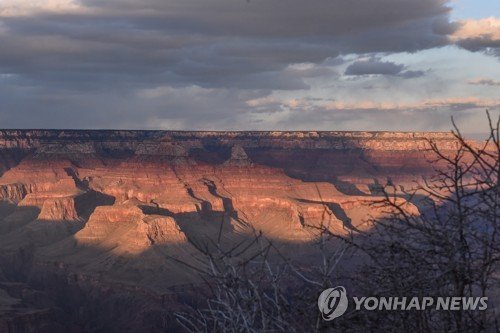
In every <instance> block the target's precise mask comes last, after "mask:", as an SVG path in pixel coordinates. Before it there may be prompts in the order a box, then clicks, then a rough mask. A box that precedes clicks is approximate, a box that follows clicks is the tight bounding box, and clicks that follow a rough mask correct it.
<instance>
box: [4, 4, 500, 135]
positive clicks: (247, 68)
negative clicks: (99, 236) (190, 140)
mask: <svg viewBox="0 0 500 333" xmlns="http://www.w3.org/2000/svg"><path fill="white" fill-rule="evenodd" d="M486 109H488V110H490V112H491V113H492V114H493V115H494V116H495V115H498V114H499V112H500V1H497V0H419V1H415V0H349V1H348V0H209V1H208V0H141V1H137V0H106V1H99V0H46V1H43V0H0V128H63V129H64V128H78V129H164V130H334V131H337V130H345V131H349V130H364V131H380V130H388V131H447V130H449V129H450V126H451V125H450V123H451V122H450V119H451V117H452V116H453V118H454V119H455V120H456V122H457V123H458V124H459V126H460V127H461V129H462V131H464V132H465V133H480V132H484V131H485V130H486V127H485V126H486V113H485V110H486Z"/></svg>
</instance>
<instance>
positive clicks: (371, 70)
mask: <svg viewBox="0 0 500 333" xmlns="http://www.w3.org/2000/svg"><path fill="white" fill-rule="evenodd" d="M405 68H406V66H405V65H401V64H396V63H394V62H391V61H381V60H380V59H376V58H371V59H368V60H360V61H355V62H353V63H352V64H350V65H349V66H348V67H347V68H346V70H345V73H344V74H345V75H355V76H359V75H391V76H400V77H403V78H405V79H410V78H415V77H420V76H422V75H424V72H423V71H411V70H405Z"/></svg>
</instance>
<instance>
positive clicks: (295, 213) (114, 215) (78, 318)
mask: <svg viewBox="0 0 500 333" xmlns="http://www.w3.org/2000/svg"><path fill="white" fill-rule="evenodd" d="M429 139H432V140H434V141H435V142H436V143H437V145H438V147H440V148H441V149H443V150H453V149H454V147H455V146H456V142H455V140H454V138H453V136H452V135H451V134H446V133H392V132H175V131H76V130H57V131H56V130H3V131H0V251H1V254H0V332H3V331H7V332H8V331H9V330H10V331H12V332H24V331H30V330H31V331H33V332H57V331H61V332H65V331H68V330H69V331H75V332H79V331H80V332H85V331H117V332H118V331H119V332H124V331H146V332H147V331H159V330H162V329H163V330H165V329H169V328H171V327H173V326H172V325H174V324H173V323H172V322H171V319H170V317H169V316H168V314H169V313H171V311H172V309H174V308H176V307H177V306H179V304H180V303H182V302H181V301H180V300H182V299H183V298H187V299H189V297H190V296H189V295H188V291H189V289H190V286H192V285H193V284H196V283H198V280H197V277H196V275H195V274H194V273H193V272H191V271H189V270H187V269H186V268H185V267H183V266H182V265H179V264H177V263H176V262H175V261H172V260H169V258H177V259H179V260H184V261H189V260H192V257H193V254H194V253H195V252H196V249H195V246H193V244H194V245H200V244H206V243H207V242H209V240H210V239H214V238H217V237H222V242H227V243H232V242H238V241H239V240H241V239H245V238H246V237H251V235H252V233H253V232H254V231H262V232H263V233H264V234H265V235H266V237H268V238H269V239H271V240H273V241H275V242H276V243H277V244H282V245H283V246H284V248H285V249H286V251H289V253H294V254H295V255H307V244H308V242H310V241H312V240H313V239H314V237H315V234H314V233H313V232H311V231H310V230H309V229H308V228H306V225H307V226H311V225H312V226H315V225H320V224H326V225H327V226H328V228H330V230H332V231H333V232H337V233H345V232H347V231H349V230H350V229H353V228H357V229H361V228H363V226H364V223H363V221H364V219H366V217H367V216H368V215H371V216H378V215H381V214H382V212H380V211H377V210H376V209H375V208H370V207H369V206H367V203H369V202H370V201H373V200H377V199H378V198H379V197H378V194H379V192H378V189H379V188H380V186H382V185H384V184H386V183H387V182H388V181H390V182H393V183H397V184H399V185H402V186H411V184H412V183H413V181H414V180H415V179H416V178H418V177H419V176H424V175H428V174H430V173H431V172H432V163H429V158H430V156H428V153H427V152H426V151H425V148H426V146H427V141H426V140H429Z"/></svg>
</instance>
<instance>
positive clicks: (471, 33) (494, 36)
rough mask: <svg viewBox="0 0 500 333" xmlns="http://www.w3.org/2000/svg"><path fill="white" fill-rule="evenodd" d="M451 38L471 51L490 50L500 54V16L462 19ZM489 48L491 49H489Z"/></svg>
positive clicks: (494, 53) (492, 52)
mask: <svg viewBox="0 0 500 333" xmlns="http://www.w3.org/2000/svg"><path fill="white" fill-rule="evenodd" d="M450 40H451V41H452V42H453V43H456V44H457V45H460V46H461V47H463V48H465V49H468V50H471V51H484V50H486V51H488V52H489V53H491V54H493V55H496V56H500V18H496V17H489V18H484V19H480V20H462V21H459V22H458V29H456V30H455V31H454V32H453V33H452V34H451V35H450ZM488 49H489V50H488Z"/></svg>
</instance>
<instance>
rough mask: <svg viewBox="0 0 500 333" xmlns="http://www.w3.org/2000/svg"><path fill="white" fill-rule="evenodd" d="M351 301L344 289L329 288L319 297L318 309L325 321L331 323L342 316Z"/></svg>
mask: <svg viewBox="0 0 500 333" xmlns="http://www.w3.org/2000/svg"><path fill="white" fill-rule="evenodd" d="M348 304H349V301H348V300H347V292H346V291H345V288H344V287H341V286H339V287H335V288H328V289H326V290H325V291H323V292H322V293H321V295H319V298H318V307H319V311H320V312H321V316H322V317H323V319H324V320H326V321H330V320H333V319H335V318H337V317H340V316H342V315H343V314H344V313H345V312H346V310H347V305H348Z"/></svg>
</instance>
